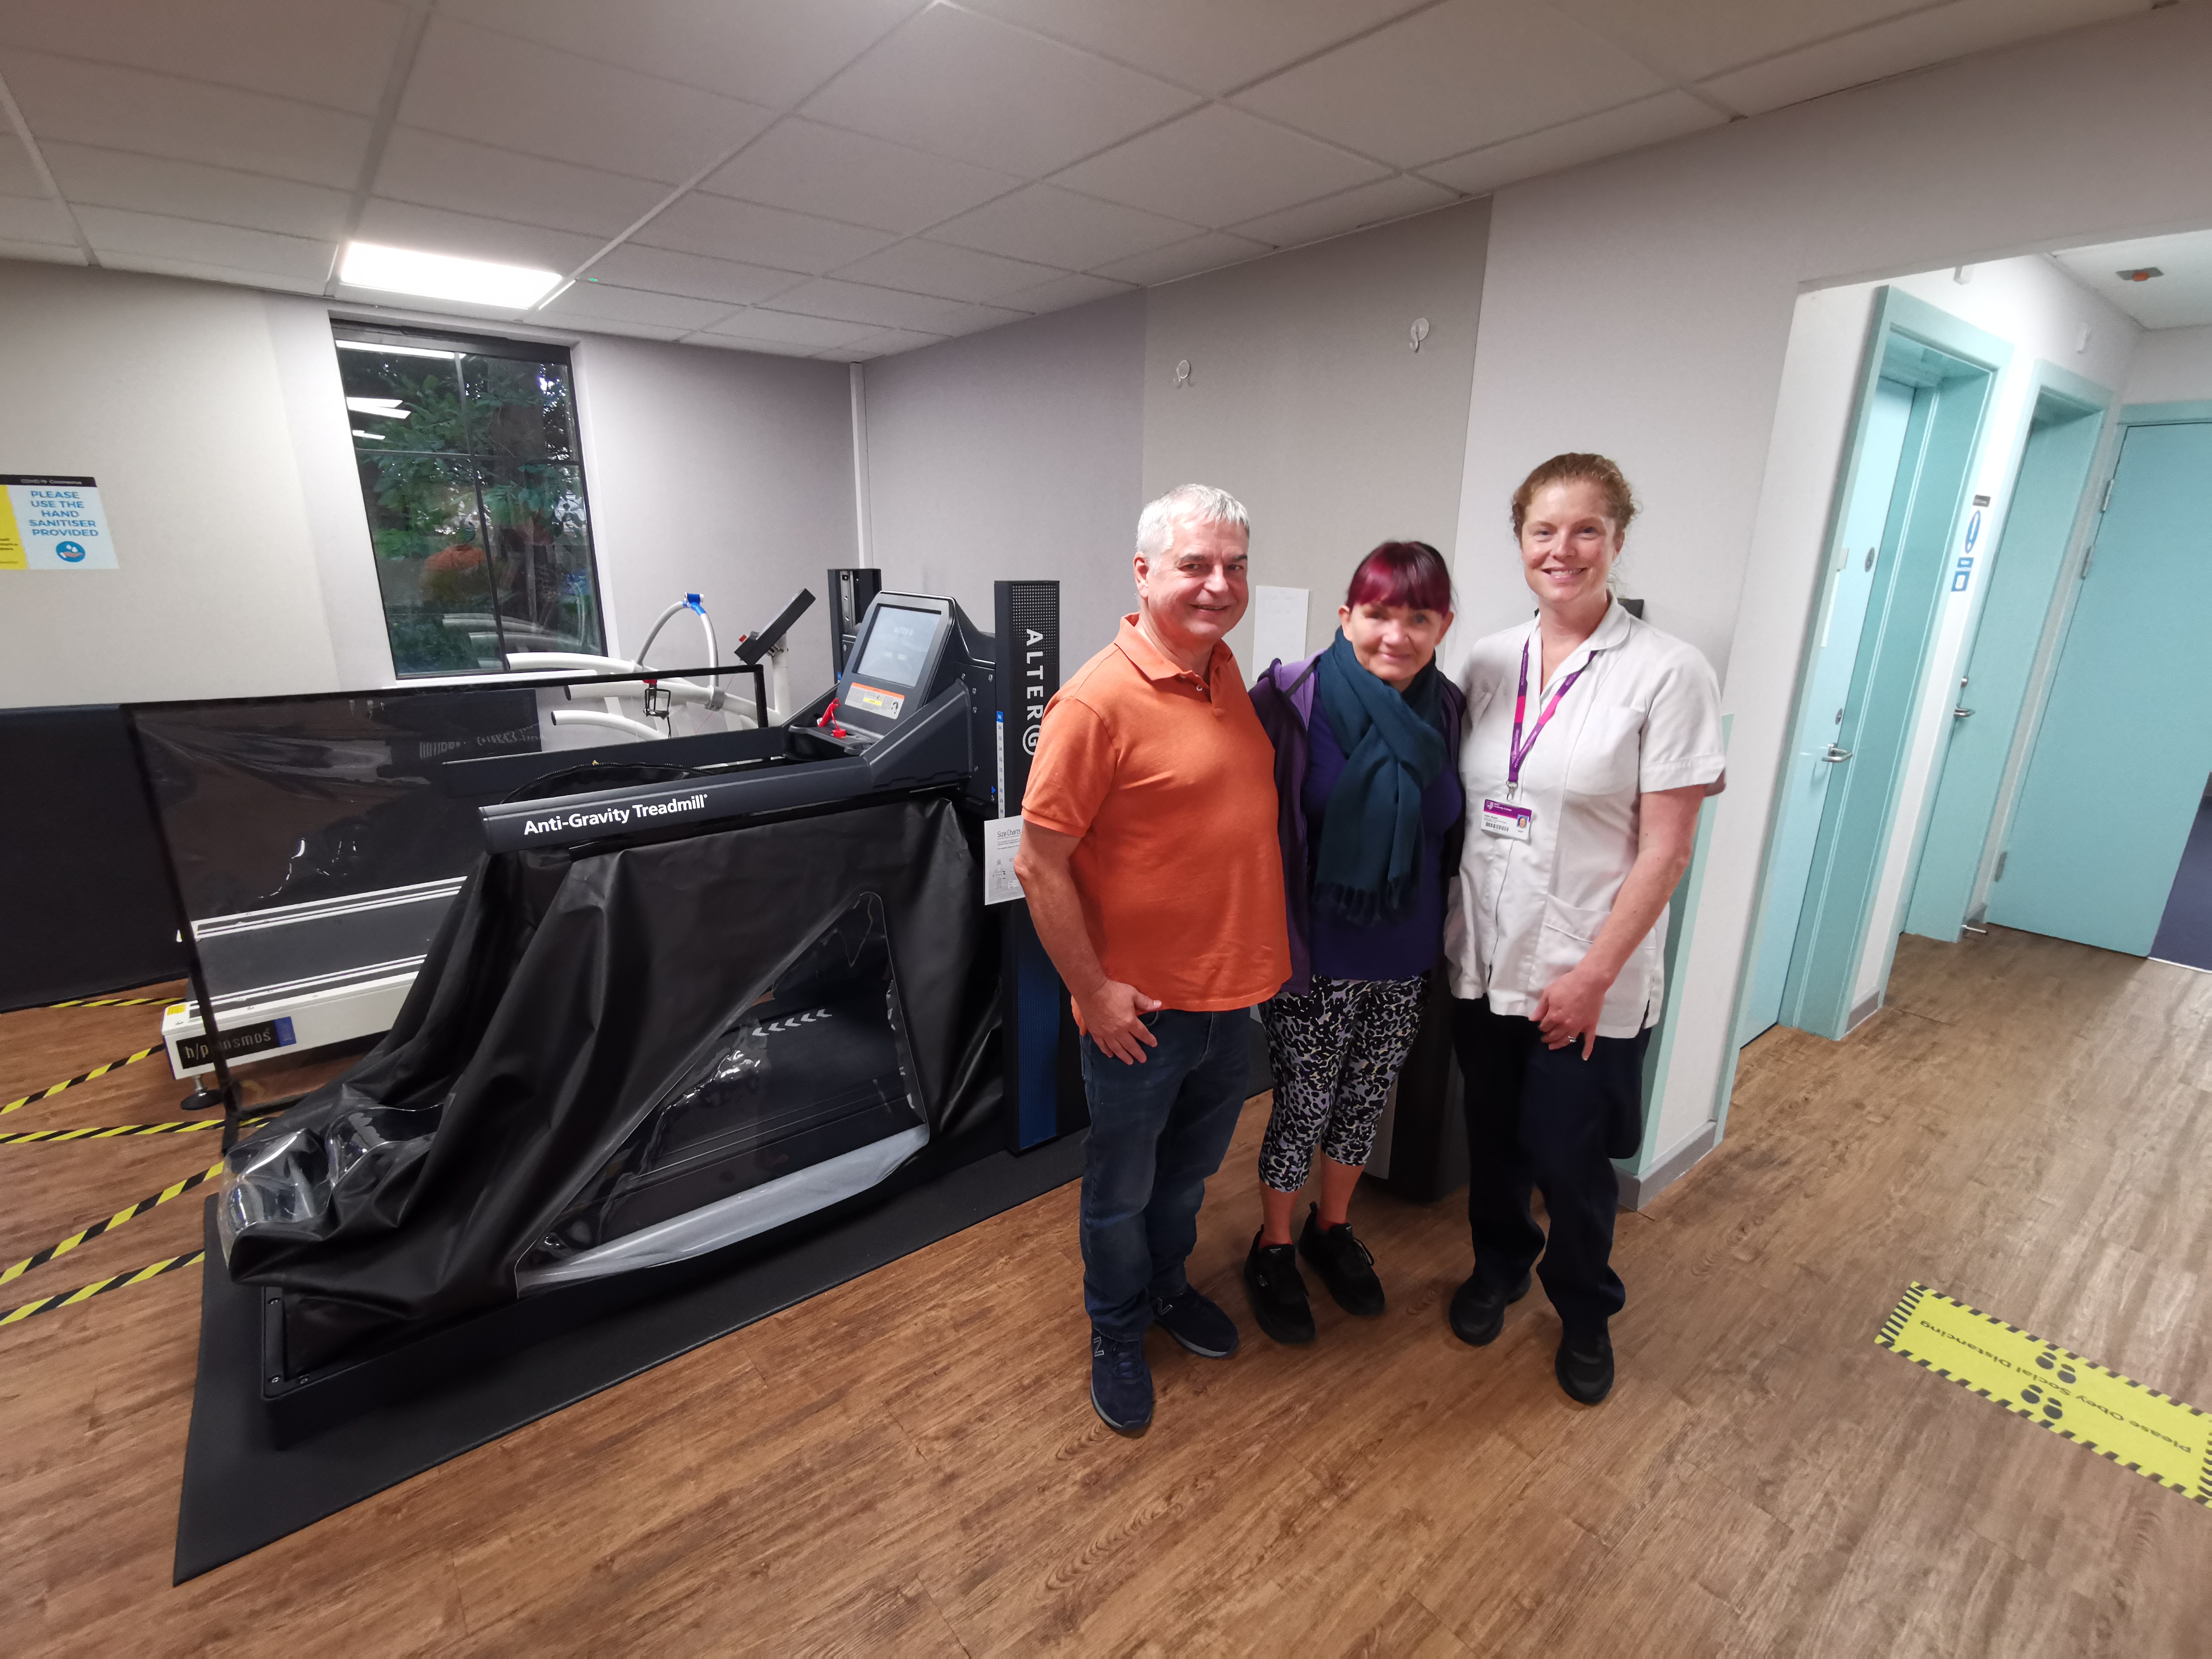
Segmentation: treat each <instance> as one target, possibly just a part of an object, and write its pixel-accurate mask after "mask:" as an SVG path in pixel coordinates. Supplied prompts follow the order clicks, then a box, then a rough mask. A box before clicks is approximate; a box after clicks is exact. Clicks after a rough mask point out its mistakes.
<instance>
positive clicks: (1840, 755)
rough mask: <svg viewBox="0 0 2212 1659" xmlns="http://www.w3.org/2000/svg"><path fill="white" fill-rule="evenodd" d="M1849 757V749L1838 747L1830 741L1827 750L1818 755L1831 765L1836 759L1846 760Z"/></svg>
mask: <svg viewBox="0 0 2212 1659" xmlns="http://www.w3.org/2000/svg"><path fill="white" fill-rule="evenodd" d="M1850 757H1851V751H1850V750H1848V749H1838V748H1837V747H1836V745H1835V744H1829V745H1828V752H1827V753H1826V754H1825V755H1823V756H1821V757H1820V758H1821V759H1822V760H1824V761H1826V762H1827V763H1828V764H1829V765H1831V766H1833V765H1834V764H1835V763H1837V762H1838V761H1847V760H1849V759H1850Z"/></svg>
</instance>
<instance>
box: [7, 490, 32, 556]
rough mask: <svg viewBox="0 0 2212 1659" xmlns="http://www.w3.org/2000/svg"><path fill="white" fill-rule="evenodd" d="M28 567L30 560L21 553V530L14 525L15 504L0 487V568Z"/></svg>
mask: <svg viewBox="0 0 2212 1659" xmlns="http://www.w3.org/2000/svg"><path fill="white" fill-rule="evenodd" d="M29 568H31V562H30V560H29V559H27V558H26V557H25V556H24V555H23V532H21V530H19V529H17V528H16V527H15V503H14V502H13V501H9V499H8V491H7V490H6V489H4V488H0V570H28V569H29Z"/></svg>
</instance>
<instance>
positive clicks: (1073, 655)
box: [840, 294, 1145, 668]
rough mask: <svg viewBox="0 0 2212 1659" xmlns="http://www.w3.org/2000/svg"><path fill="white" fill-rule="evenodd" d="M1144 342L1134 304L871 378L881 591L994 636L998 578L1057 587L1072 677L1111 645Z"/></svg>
mask: <svg viewBox="0 0 2212 1659" xmlns="http://www.w3.org/2000/svg"><path fill="white" fill-rule="evenodd" d="M1144 330H1145V299H1144V295H1141V294H1128V295H1121V296H1119V297H1116V298H1114V299H1109V300H1101V301H1096V302H1095V303H1093V304H1091V305H1087V306H1079V307H1075V308H1074V309H1073V310H1070V311H1061V312H1055V313H1052V314H1051V315H1049V316H1045V317H1039V318H1036V319H1033V320H1031V321H1029V322H1024V323H1015V324H1012V325H1008V326H1006V327H1004V328H997V329H993V330H992V331H990V332H988V333H987V334H975V335H969V337H966V338H964V339H958V340H948V341H946V342H945V343H944V344H942V345H935V346H930V347H927V348H926V349H922V350H920V351H909V352H906V353H903V354H902V355H901V356H896V357H886V358H882V359H879V360H878V361H877V362H872V363H869V364H867V365H866V367H865V368H864V369H863V371H862V373H863V376H864V379H863V386H864V387H865V401H866V425H867V448H868V501H869V520H870V526H871V532H872V537H873V539H874V547H873V555H874V556H873V561H872V562H874V563H876V564H878V565H879V566H881V567H882V568H883V572H884V583H885V585H886V586H890V587H893V588H900V589H904V590H906V591H908V592H922V593H941V594H947V595H950V596H951V597H952V598H954V599H958V600H959V601H960V603H961V605H963V607H965V608H966V610H967V611H968V613H969V615H970V616H971V617H974V618H975V620H976V621H977V622H978V623H980V624H981V626H982V627H984V628H986V629H988V628H989V627H990V626H991V584H992V583H993V582H994V581H996V580H1001V579H1010V578H1018V577H1030V578H1057V579H1058V580H1059V581H1060V618H1061V629H1062V647H1061V649H1062V661H1063V664H1064V665H1065V666H1066V667H1068V668H1073V667H1074V666H1075V665H1077V664H1078V663H1080V662H1081V661H1082V660H1083V659H1085V657H1087V656H1089V655H1090V654H1091V653H1092V652H1094V651H1096V650H1097V649H1098V648H1099V647H1102V646H1103V645H1104V644H1106V643H1107V641H1109V640H1110V639H1112V638H1113V635H1114V629H1115V623H1117V621H1118V620H1119V619H1120V617H1121V616H1122V614H1123V613H1124V612H1126V611H1128V610H1129V609H1130V608H1131V605H1132V593H1131V588H1130V576H1129V556H1130V552H1131V550H1132V547H1133V541H1134V537H1135V532H1136V526H1137V511H1138V508H1139V507H1141V506H1142V505H1143V504H1144V497H1143V495H1142V494H1141V493H1140V490H1141V480H1140V477H1139V454H1140V453H1141V450H1142V447H1143V430H1144V396H1143V388H1142V385H1141V381H1140V376H1141V374H1142V373H1143V363H1144ZM841 372H842V371H841ZM840 562H845V561H840Z"/></svg>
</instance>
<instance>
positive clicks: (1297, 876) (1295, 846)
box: [1252, 652, 1467, 996]
mask: <svg viewBox="0 0 2212 1659" xmlns="http://www.w3.org/2000/svg"><path fill="white" fill-rule="evenodd" d="M1320 660H1321V655H1320V653H1318V652H1316V653H1315V654H1314V655H1312V656H1310V657H1308V658H1306V659H1304V660H1303V661H1300V662H1292V663H1286V662H1285V661H1283V660H1282V659H1281V658H1277V659H1275V660H1274V661H1273V662H1272V663H1270V664H1269V665H1267V670H1266V671H1265V672H1263V673H1262V674H1261V676H1260V678H1258V679H1257V680H1256V681H1255V682H1254V684H1253V686H1252V712H1253V713H1255V714H1257V715H1259V717H1260V724H1261V726H1263V727H1264V728H1265V729H1266V731H1267V738H1268V741H1269V742H1271V743H1273V744H1274V745H1275V833H1276V835H1277V836H1278V837H1279V839H1280V841H1281V842H1282V848H1283V915H1284V920H1285V921H1286V922H1287V923H1288V924H1289V927H1290V934H1291V976H1290V978H1288V979H1287V980H1285V981H1283V989H1285V991H1288V992H1290V993H1291V994H1292V995H1293V996H1307V995H1310V994H1311V993H1312V991H1313V949H1312V946H1311V945H1310V942H1309V941H1310V939H1312V936H1313V879H1312V878H1311V876H1310V874H1308V870H1309V868H1310V865H1309V862H1308V860H1307V858H1306V808H1305V787H1306V766H1307V763H1308V760H1309V757H1310V754H1311V747H1310V739H1309V738H1308V737H1307V735H1306V732H1307V728H1308V727H1310V726H1311V725H1312V724H1313V706H1314V665H1315V664H1316V663H1317V662H1319V661H1320ZM1442 690H1443V708H1442V710H1441V711H1440V712H1441V713H1442V714H1443V730H1444V765H1445V766H1446V767H1448V768H1449V769H1450V770H1451V771H1452V773H1453V774H1454V775H1456V774H1457V773H1458V771H1459V743H1460V735H1461V730H1462V727H1463V726H1464V725H1465V724H1466V716H1467V696H1466V694H1465V693H1464V692H1462V690H1460V689H1459V687H1457V686H1456V685H1455V684H1452V683H1451V681H1450V679H1449V678H1446V679H1445V681H1444V683H1443V687H1442ZM1460 823H1461V825H1462V829H1455V830H1454V831H1453V832H1452V836H1451V839H1450V841H1449V842H1447V843H1446V845H1445V847H1444V849H1443V856H1444V881H1445V884H1447V886H1449V884H1450V881H1451V878H1452V876H1453V874H1454V873H1455V872H1456V871H1457V870H1458V868H1459V851H1460V842H1461V839H1462V835H1463V834H1464V826H1465V824H1466V823H1467V819H1466V817H1465V816H1464V815H1462V817H1461V819H1460ZM1446 908H1447V910H1449V905H1447V906H1446Z"/></svg>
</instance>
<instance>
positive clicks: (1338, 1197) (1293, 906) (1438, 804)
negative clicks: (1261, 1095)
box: [1244, 542, 1466, 1342]
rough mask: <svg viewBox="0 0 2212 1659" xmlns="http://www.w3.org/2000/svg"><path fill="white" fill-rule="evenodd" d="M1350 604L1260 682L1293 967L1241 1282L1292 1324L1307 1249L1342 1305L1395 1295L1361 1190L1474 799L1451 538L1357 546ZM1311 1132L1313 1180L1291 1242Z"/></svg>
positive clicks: (1295, 1326) (1433, 954) (1292, 1327)
mask: <svg viewBox="0 0 2212 1659" xmlns="http://www.w3.org/2000/svg"><path fill="white" fill-rule="evenodd" d="M1336 615H1337V621H1338V623H1339V627H1338V629H1337V635H1336V638H1335V640H1334V642H1333V643H1331V645H1330V646H1329V647H1328V649H1327V650H1325V651H1322V652H1321V653H1318V654H1317V655H1315V656H1313V657H1310V658H1308V659H1305V660H1304V661H1303V662H1296V663H1283V662H1276V663H1274V664H1273V665H1271V666H1270V667H1269V668H1268V669H1267V671H1266V672H1265V673H1263V674H1261V676H1260V679H1259V683H1258V684H1256V685H1255V686H1254V687H1253V688H1252V707H1253V708H1254V710H1255V712H1256V713H1257V714H1259V716H1260V723H1261V726H1264V727H1265V728H1266V729H1267V735H1268V737H1269V738H1271V739H1272V740H1273V743H1274V745H1275V793H1276V799H1277V828H1278V832H1279V835H1280V837H1281V841H1282V854H1283V881H1284V886H1285V900H1286V909H1287V914H1288V920H1289V924H1290V943H1291V977H1290V979H1289V980H1288V981H1286V982H1285V985H1284V987H1283V988H1282V989H1281V991H1279V993H1277V994H1276V995H1275V996H1274V997H1273V1000H1270V1001H1267V1002H1266V1003H1264V1004H1262V1005H1261V1009H1260V1018H1261V1023H1262V1024H1264V1025H1265V1026H1266V1028H1267V1059H1268V1064H1269V1066H1270V1068H1271V1069H1272V1071H1273V1073H1274V1083H1275V1095H1274V1109H1273V1112H1272V1113H1271V1114H1270V1115H1269V1117H1268V1120H1267V1139H1266V1140H1265V1141H1264V1142H1263V1143H1262V1146H1261V1152H1260V1181H1261V1193H1260V1200H1261V1227H1260V1231H1259V1232H1258V1234H1257V1235H1256V1236H1255V1237H1254V1238H1253V1241H1252V1249H1251V1252H1250V1254H1249V1255H1248V1256H1247V1257H1246V1258H1245V1262H1244V1286H1245V1289H1246V1291H1248V1292H1249V1294H1250V1296H1251V1298H1252V1311H1253V1314H1254V1316H1255V1317H1256V1318H1257V1319H1258V1320H1259V1322H1260V1328H1261V1330H1263V1331H1265V1332H1267V1334H1268V1335H1269V1336H1271V1337H1273V1338H1274V1340H1276V1341H1278V1342H1310V1341H1311V1340H1313V1337H1314V1319H1313V1308H1312V1304H1311V1303H1310V1301H1309V1300H1308V1299H1307V1295H1306V1286H1305V1280H1304V1276H1303V1275H1302V1274H1301V1273H1299V1271H1298V1264H1297V1258H1298V1256H1299V1255H1304V1257H1305V1259H1306V1261H1308V1262H1309V1263H1310V1264H1311V1266H1312V1267H1313V1268H1314V1270H1315V1271H1316V1273H1319V1274H1320V1275H1321V1279H1322V1284H1324V1285H1327V1286H1328V1291H1329V1294H1330V1296H1332V1297H1334V1299H1335V1301H1336V1303H1337V1305H1338V1306H1340V1307H1341V1308H1342V1309H1343V1310H1345V1311H1346V1313H1351V1314H1358V1315H1361V1316H1366V1317H1370V1318H1371V1317H1373V1316H1376V1315H1378V1314H1380V1313H1381V1312H1382V1311H1383V1306H1384V1302H1385V1298H1384V1296H1383V1283H1382V1280H1381V1279H1379V1278H1378V1277H1376V1272H1375V1261H1374V1257H1373V1256H1372V1255H1370V1254H1369V1252H1368V1249H1367V1247H1366V1246H1365V1245H1364V1244H1363V1243H1360V1241H1359V1240H1358V1238H1357V1237H1354V1236H1353V1234H1352V1226H1351V1223H1350V1219H1349V1217H1348V1209H1349V1206H1350V1205H1351V1202H1352V1188H1354V1187H1355V1186H1357V1185H1358V1181H1359V1172H1360V1170H1361V1169H1362V1168H1363V1167H1364V1165H1365V1164H1366V1162H1367V1158H1368V1154H1369V1152H1370V1151H1371V1150H1372V1149H1373V1147H1374V1144H1375V1128H1376V1121H1377V1120H1378V1119H1379V1118H1380V1117H1381V1115H1382V1112H1383V1101H1384V1099H1385V1098H1386V1097H1388V1095H1389V1090H1390V1085H1391V1083H1392V1081H1393V1080H1394V1079H1395V1078H1396V1077H1397V1075H1398V1068H1399V1067H1400V1066H1402V1065H1403V1064H1404V1063H1405V1060H1406V1055H1407V1052H1408V1051H1409V1050H1410V1049H1411V1048H1413V1034H1414V1032H1415V1030H1417V1029H1418V1028H1419V1024H1420V1018H1421V1005H1422V1002H1423V1000H1424V998H1425V994H1426V991H1427V987H1428V976H1429V974H1430V971H1431V969H1433V968H1434V967H1435V966H1436V963H1437V956H1438V953H1439V949H1440V946H1441V943H1442V940H1443V915H1444V884H1445V882H1446V880H1447V879H1448V878H1449V872H1451V871H1452V870H1454V869H1455V868H1456V866H1457V864H1458V860H1459V853H1458V842H1459V836H1460V829H1461V826H1462V823H1463V822H1464V820H1465V817H1466V813H1465V800H1464V798H1463V795H1462V791H1461V787H1460V783H1459V740H1460V719H1461V714H1462V711H1463V709H1464V708H1465V706H1466V705H1465V700H1464V698H1463V697H1462V695H1461V693H1460V690H1459V688H1458V687H1457V686H1455V685H1454V684H1452V683H1451V681H1450V680H1449V679H1448V678H1445V677H1444V675H1443V674H1442V673H1441V672H1439V671H1437V665H1436V656H1437V645H1438V644H1439V643H1440V642H1441V641H1443V636H1444V632H1445V630H1446V629H1449V628H1450V626H1451V622H1452V606H1451V573H1450V572H1449V570H1448V569H1446V568H1445V566H1444V562H1443V556H1442V555H1441V554H1439V553H1438V552H1437V550H1436V549H1435V548H1433V547H1431V546H1430V545H1429V544H1427V543H1425V542H1385V543H1383V545H1381V546H1380V547H1378V548H1376V550H1374V551H1373V552H1371V553H1370V554H1369V555H1368V556H1366V557H1365V558H1364V559H1362V560H1361V561H1360V562H1359V568H1358V569H1357V570H1355V571H1354V572H1353V573H1352V586H1351V588H1350V590H1349V591H1348V592H1346V595H1345V600H1344V604H1343V605H1341V606H1340V607H1339V608H1338V611H1337V613H1336ZM1316 1148H1318V1150H1319V1152H1320V1164H1321V1171H1320V1182H1319V1187H1320V1192H1319V1196H1318V1199H1317V1200H1316V1202H1315V1203H1314V1204H1313V1205H1312V1206H1310V1208H1309V1209H1308V1211H1307V1212H1306V1220H1305V1226H1304V1230H1303V1231H1302V1232H1301V1233H1300V1234H1299V1235H1298V1236H1297V1238H1296V1240H1295V1242H1293V1238H1292V1235H1291V1220H1292V1218H1293V1212H1294V1211H1295V1209H1296V1206H1297V1198H1298V1194H1299V1193H1300V1191H1301V1190H1302V1189H1303V1188H1304V1186H1305V1184H1306V1182H1307V1179H1308V1177H1309V1176H1310V1174H1311V1173H1312V1166H1313V1163H1314V1155H1315V1152H1316Z"/></svg>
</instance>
